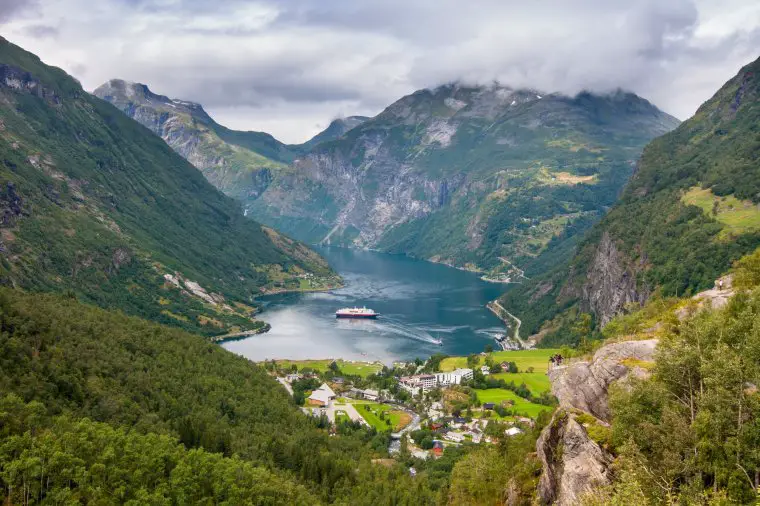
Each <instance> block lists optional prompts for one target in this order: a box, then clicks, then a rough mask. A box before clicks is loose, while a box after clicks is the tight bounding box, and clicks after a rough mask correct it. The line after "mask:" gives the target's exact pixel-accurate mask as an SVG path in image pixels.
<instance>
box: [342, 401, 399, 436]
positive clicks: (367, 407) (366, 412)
mask: <svg viewBox="0 0 760 506" xmlns="http://www.w3.org/2000/svg"><path fill="white" fill-rule="evenodd" d="M353 404H354V407H355V408H356V410H357V411H358V412H359V414H360V415H362V418H364V420H366V421H367V423H368V424H370V425H371V426H372V427H374V428H375V429H376V430H378V431H380V432H384V431H388V430H391V429H392V430H394V431H397V430H400V429H402V428H404V427H405V426H406V425H407V424H408V423H409V422H410V421H411V417H410V416H409V415H408V414H407V413H405V412H404V411H399V410H396V409H394V408H393V406H389V405H388V404H380V403H377V402H355V403H353ZM381 413H385V420H383V419H381V418H380V414H381ZM386 420H390V424H388V423H386Z"/></svg>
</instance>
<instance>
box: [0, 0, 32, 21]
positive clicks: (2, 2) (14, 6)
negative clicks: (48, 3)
mask: <svg viewBox="0 0 760 506" xmlns="http://www.w3.org/2000/svg"><path fill="white" fill-rule="evenodd" d="M36 6H37V1H36V0H0V23H2V22H5V21H8V20H9V19H12V18H14V17H16V16H19V15H21V14H24V13H25V11H26V12H29V11H30V10H32V9H34V8H35V7H36Z"/></svg>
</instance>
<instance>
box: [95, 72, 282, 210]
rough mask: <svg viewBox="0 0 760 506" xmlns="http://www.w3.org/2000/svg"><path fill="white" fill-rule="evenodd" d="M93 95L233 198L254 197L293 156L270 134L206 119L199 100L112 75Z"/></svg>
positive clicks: (206, 116) (208, 117)
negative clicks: (180, 97) (159, 91)
mask: <svg viewBox="0 0 760 506" xmlns="http://www.w3.org/2000/svg"><path fill="white" fill-rule="evenodd" d="M93 94H94V95H95V96H97V97H99V98H102V99H103V100H106V101H107V102H110V103H111V104H113V105H115V106H116V107H117V108H119V109H121V110H122V111H123V112H124V113H125V114H127V116H129V117H130V118H132V119H134V120H136V121H137V122H138V123H140V124H142V125H143V126H145V127H147V128H149V129H150V130H151V131H153V133H155V134H157V135H159V136H160V137H161V138H162V139H164V140H165V141H166V142H167V144H169V145H170V146H171V147H172V148H173V149H174V150H175V151H176V152H177V153H179V154H180V155H182V156H183V157H184V158H185V159H187V160H188V161H189V162H190V163H192V164H193V165H194V166H195V167H197V168H198V169H199V170H200V171H201V172H203V175H205V176H206V179H208V180H209V181H210V182H211V184H213V185H214V186H216V187H217V188H219V189H220V190H222V191H223V192H224V193H226V194H227V195H229V196H231V197H233V198H237V199H245V198H251V197H256V196H258V195H259V194H260V193H261V192H262V191H263V190H264V188H266V186H267V184H269V181H270V180H271V179H272V177H273V176H272V173H273V171H277V170H279V169H283V168H285V167H286V166H287V164H288V163H289V162H291V161H292V160H293V159H294V157H295V156H296V152H295V151H293V150H292V149H290V148H289V147H288V146H286V145H285V144H283V143H281V142H280V141H278V140H277V139H275V138H274V137H272V136H271V135H269V134H266V133H262V132H240V131H236V130H230V129H228V128H226V127H223V126H222V125H219V124H218V123H216V122H215V121H214V120H213V119H211V117H210V116H209V115H208V114H207V113H206V111H204V110H203V107H202V106H201V105H200V104H196V103H193V102H188V101H185V100H175V99H170V98H168V97H165V96H163V95H157V94H155V93H153V92H152V91H150V89H148V87H147V86H146V85H144V84H140V83H131V82H127V81H123V80H121V79H112V80H110V81H108V82H107V83H105V84H103V85H102V86H99V87H98V88H96V89H95V90H94V91H93Z"/></svg>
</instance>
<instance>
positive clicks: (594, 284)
mask: <svg viewBox="0 0 760 506" xmlns="http://www.w3.org/2000/svg"><path fill="white" fill-rule="evenodd" d="M644 262H645V257H644V258H642V259H641V260H639V262H638V264H637V265H631V262H630V260H628V259H627V258H626V257H625V255H623V254H621V252H620V251H618V248H617V246H616V245H615V241H614V240H613V239H612V238H611V237H610V234H609V233H608V232H606V231H605V232H604V233H603V234H602V238H601V240H600V241H599V244H598V245H597V248H596V253H595V254H594V258H593V260H592V262H591V266H590V267H589V270H588V274H587V278H586V279H587V281H586V283H585V284H584V286H583V299H582V300H583V301H584V303H585V305H586V306H587V308H588V309H590V310H591V311H592V312H593V313H594V314H595V315H596V317H597V319H598V321H599V323H600V324H601V325H602V326H604V325H606V324H607V323H608V322H609V321H610V320H611V319H612V318H614V317H615V315H617V314H618V313H620V311H621V310H623V308H625V307H626V305H628V304H630V303H638V304H643V303H644V302H645V301H646V300H647V299H648V298H649V290H648V289H647V288H646V287H640V286H638V284H637V280H636V274H637V273H638V272H639V271H640V270H642V269H643V267H644Z"/></svg>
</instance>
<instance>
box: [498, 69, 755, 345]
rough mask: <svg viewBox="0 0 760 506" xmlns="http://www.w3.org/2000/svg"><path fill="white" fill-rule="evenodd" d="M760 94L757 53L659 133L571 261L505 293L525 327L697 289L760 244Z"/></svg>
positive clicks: (608, 314)
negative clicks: (690, 113) (659, 294)
mask: <svg viewBox="0 0 760 506" xmlns="http://www.w3.org/2000/svg"><path fill="white" fill-rule="evenodd" d="M759 99H760V60H757V61H755V62H753V63H751V64H749V65H747V66H746V67H744V68H743V69H741V70H740V71H739V73H738V74H737V75H736V76H735V77H734V78H732V79H731V80H730V81H728V82H727V83H726V84H725V85H724V86H723V87H722V88H721V89H720V90H719V91H718V92H717V93H716V94H715V95H714V96H713V97H712V98H711V99H710V100H708V101H707V102H705V103H704V104H703V105H702V106H701V107H700V108H699V110H698V111H697V113H696V114H695V115H694V117H692V118H690V119H689V120H687V121H685V122H684V123H683V124H681V126H679V127H678V128H677V129H676V130H674V131H673V132H671V133H669V134H666V135H663V136H662V137H660V138H658V139H655V140H654V141H652V142H651V143H650V144H649V145H648V146H647V147H646V148H645V149H644V152H643V154H642V157H641V160H640V162H639V165H638V169H637V171H636V174H635V175H634V176H633V177H632V179H631V181H630V183H629V184H628V186H627V187H626V189H625V191H624V193H623V195H622V197H621V199H620V202H618V203H617V204H616V205H615V206H614V207H613V208H612V210H611V211H610V212H609V214H608V215H607V216H606V217H605V218H604V219H603V220H602V222H601V223H600V224H599V225H598V226H597V227H595V228H594V229H593V231H592V232H591V233H590V234H589V235H588V237H587V238H586V239H585V240H584V241H583V243H582V244H581V245H580V247H579V251H578V253H577V254H576V255H575V257H574V258H573V259H572V261H571V262H570V265H569V266H563V267H562V268H560V269H558V270H557V271H555V272H553V273H552V274H551V275H549V276H545V277H544V278H542V279H539V280H537V281H536V282H534V283H532V284H531V285H528V286H526V287H522V288H520V289H517V290H514V291H512V292H511V293H509V294H507V296H506V297H505V298H504V300H503V301H502V304H503V305H504V306H505V307H507V308H508V309H510V311H513V312H516V313H517V314H518V315H519V316H520V317H521V318H522V320H523V331H524V333H530V332H535V331H537V330H538V328H539V327H540V325H541V324H542V323H544V322H546V321H547V320H548V319H550V318H552V317H553V316H554V315H556V314H557V313H558V312H560V311H562V310H564V309H566V308H573V309H572V311H571V312H570V313H566V314H565V315H564V316H563V317H561V318H559V319H558V320H556V321H555V322H553V324H552V325H553V326H554V327H555V328H556V327H560V326H561V324H562V323H567V322H571V321H572V320H573V318H574V316H573V315H577V314H579V313H580V312H587V313H593V314H594V316H595V317H596V321H597V322H598V323H599V324H600V325H604V324H606V323H607V322H608V321H609V320H610V319H611V318H612V317H613V316H614V315H615V314H617V313H619V312H620V311H622V310H624V309H625V308H626V306H627V305H628V304H634V305H638V304H641V303H643V302H644V301H646V300H647V299H648V298H649V297H650V296H651V294H652V293H654V292H655V291H660V292H662V294H664V295H682V294H685V295H688V294H690V293H695V292H696V291H698V290H700V289H704V288H707V287H709V286H711V285H712V284H713V282H714V280H715V279H717V278H718V276H719V275H720V274H722V273H724V272H726V271H727V270H728V268H729V267H730V266H731V262H732V261H734V260H736V259H737V258H739V257H740V256H742V255H743V254H746V253H747V252H749V251H751V250H753V249H754V248H755V247H756V246H757V245H758V244H760V210H758V204H760V102H759V101H758V100H759ZM562 333H563V334H564V336H568V335H569V333H567V332H562ZM554 337H555V338H559V337H560V336H559V335H558V334H556V333H555V336H554Z"/></svg>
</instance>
